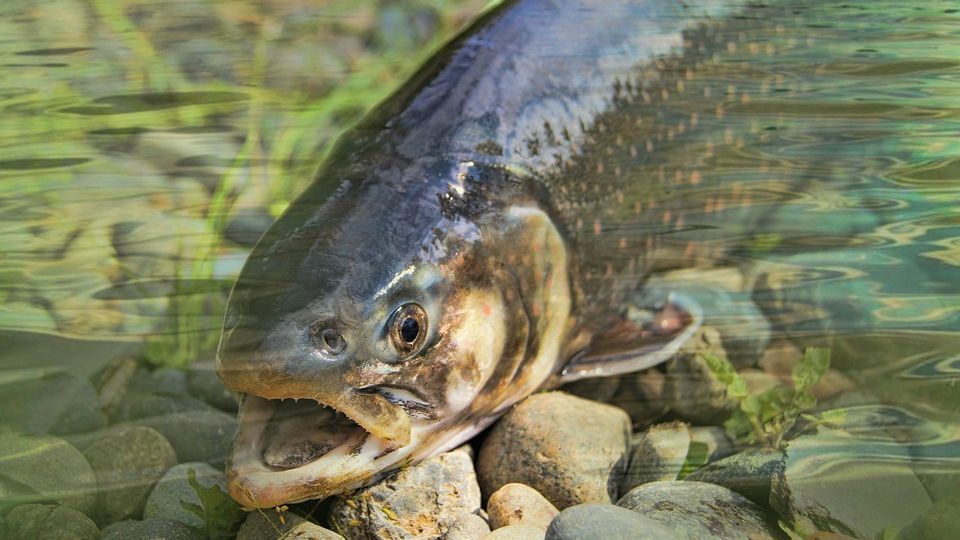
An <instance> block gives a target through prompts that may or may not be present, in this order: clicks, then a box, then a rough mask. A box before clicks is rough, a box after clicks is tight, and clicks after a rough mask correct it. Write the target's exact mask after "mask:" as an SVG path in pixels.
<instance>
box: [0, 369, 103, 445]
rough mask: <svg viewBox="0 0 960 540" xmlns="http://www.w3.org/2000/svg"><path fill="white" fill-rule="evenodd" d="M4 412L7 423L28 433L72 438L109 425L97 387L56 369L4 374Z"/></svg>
mask: <svg viewBox="0 0 960 540" xmlns="http://www.w3.org/2000/svg"><path fill="white" fill-rule="evenodd" d="M0 411H3V420H4V423H6V424H8V425H9V426H10V427H12V428H14V429H16V430H18V431H22V432H24V433H36V434H46V433H49V434H53V435H71V434H76V433H85V432H88V431H95V430H98V429H101V428H103V427H104V426H105V425H106V418H105V417H104V415H103V413H102V412H101V410H100V400H99V398H98V397H97V391H96V390H95V389H94V388H93V385H92V384H90V382H89V381H87V380H86V379H84V378H82V377H79V376H77V375H75V374H73V373H69V372H66V371H59V370H54V369H25V370H7V371H6V372H4V373H2V374H0Z"/></svg>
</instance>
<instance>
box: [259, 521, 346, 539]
mask: <svg viewBox="0 0 960 540" xmlns="http://www.w3.org/2000/svg"><path fill="white" fill-rule="evenodd" d="M270 538H272V537H270ZM283 539H284V540H343V536H340V535H339V534H337V533H335V532H333V531H331V530H330V529H326V528H324V527H321V526H319V525H317V524H316V523H311V522H309V521H302V522H300V523H298V524H296V525H294V526H293V527H291V528H290V531H289V532H287V534H285V535H283Z"/></svg>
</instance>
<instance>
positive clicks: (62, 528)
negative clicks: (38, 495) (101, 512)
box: [0, 504, 100, 540]
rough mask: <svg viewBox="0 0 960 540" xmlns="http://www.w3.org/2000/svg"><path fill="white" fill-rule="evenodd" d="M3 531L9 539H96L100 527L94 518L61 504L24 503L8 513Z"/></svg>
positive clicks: (1, 529) (2, 525) (0, 528)
mask: <svg viewBox="0 0 960 540" xmlns="http://www.w3.org/2000/svg"><path fill="white" fill-rule="evenodd" d="M0 532H3V533H4V534H3V535H2V536H3V538H6V539H7V540H35V539H37V538H42V539H43V540H96V539H97V538H100V530H99V529H97V525H96V524H95V523H94V522H93V520H92V519H90V518H88V517H87V516H85V515H83V513H82V512H78V511H77V510H74V509H73V508H69V507H67V506H61V505H57V504H24V505H22V506H18V507H16V508H14V509H13V510H11V511H10V513H9V514H7V519H6V523H4V524H0Z"/></svg>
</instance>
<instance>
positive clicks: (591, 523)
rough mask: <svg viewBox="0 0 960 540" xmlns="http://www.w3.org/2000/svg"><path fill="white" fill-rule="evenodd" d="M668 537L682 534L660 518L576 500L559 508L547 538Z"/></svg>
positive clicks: (654, 539)
mask: <svg viewBox="0 0 960 540" xmlns="http://www.w3.org/2000/svg"><path fill="white" fill-rule="evenodd" d="M584 538H603V539H604V540H671V539H675V538H676V539H679V538H684V537H683V536H680V535H677V534H674V532H673V531H672V530H670V529H668V528H667V527H664V526H663V525H661V524H660V523H659V522H657V521H654V520H652V519H648V518H646V517H644V516H642V515H640V514H638V513H637V512H634V511H632V510H628V509H626V508H621V507H619V506H615V505H612V504H603V503H587V504H578V505H575V506H571V507H569V508H567V509H565V510H564V511H563V512H560V515H559V516H557V518H556V519H554V520H553V521H552V522H551V523H550V527H549V528H547V534H546V540H582V539H584Z"/></svg>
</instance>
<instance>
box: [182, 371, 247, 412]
mask: <svg viewBox="0 0 960 540" xmlns="http://www.w3.org/2000/svg"><path fill="white" fill-rule="evenodd" d="M187 385H188V386H189V388H190V392H191V393H192V394H193V395H194V396H196V397H198V398H200V399H202V400H203V401H205V402H206V403H209V404H210V405H213V406H214V407H216V408H218V409H220V410H221V411H224V412H228V413H231V414H236V413H237V408H238V407H239V405H240V401H239V399H238V398H237V396H236V395H235V394H233V393H232V392H230V391H229V390H227V387H226V386H224V385H223V381H221V380H220V377H219V376H218V375H217V368H216V366H215V365H214V363H213V362H201V363H197V364H193V365H192V366H190V369H189V370H188V372H187Z"/></svg>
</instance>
